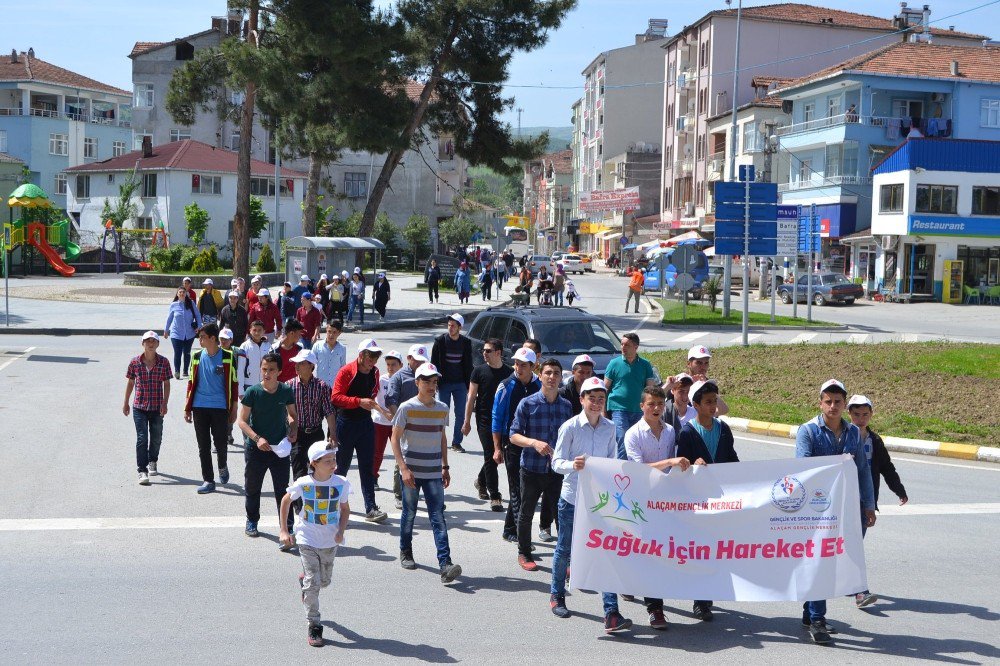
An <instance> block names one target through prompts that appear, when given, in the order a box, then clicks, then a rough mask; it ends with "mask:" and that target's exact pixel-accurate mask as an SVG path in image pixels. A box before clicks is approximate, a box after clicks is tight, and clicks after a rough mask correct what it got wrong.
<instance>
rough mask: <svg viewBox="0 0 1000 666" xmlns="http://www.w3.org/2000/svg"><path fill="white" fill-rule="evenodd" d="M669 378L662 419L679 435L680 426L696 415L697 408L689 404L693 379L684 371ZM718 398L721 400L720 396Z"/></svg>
mask: <svg viewBox="0 0 1000 666" xmlns="http://www.w3.org/2000/svg"><path fill="white" fill-rule="evenodd" d="M671 379H672V380H673V381H672V386H671V387H670V392H669V395H667V404H666V406H665V407H664V409H663V421H664V422H665V423H669V424H670V425H671V426H672V427H673V429H674V432H676V433H677V435H678V436H680V432H681V428H683V427H684V426H685V425H686V424H687V422H688V421H690V420H691V419H693V418H695V417H696V416H698V410H696V409H695V408H694V405H692V404H691V396H690V392H691V386H692V385H693V384H694V379H693V378H692V377H691V375H689V374H687V373H686V372H682V373H680V374H679V375H674V376H673V377H672V378H671ZM719 399H720V400H721V397H720V398H719ZM717 415H718V414H717Z"/></svg>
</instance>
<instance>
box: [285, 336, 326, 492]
mask: <svg viewBox="0 0 1000 666" xmlns="http://www.w3.org/2000/svg"><path fill="white" fill-rule="evenodd" d="M292 363H294V364H295V376H294V377H292V379H291V381H289V382H288V386H289V387H290V388H291V389H292V391H293V392H294V393H295V412H296V414H298V431H297V432H298V436H297V437H296V439H295V443H294V444H292V453H291V459H292V478H293V479H297V478H299V477H301V476H305V475H306V474H308V473H309V460H308V457H307V452H308V451H309V447H310V446H312V445H313V444H314V443H315V442H320V441H322V440H323V421H326V424H327V427H326V432H327V435H326V441H327V443H328V444H329V445H330V447H331V448H336V447H337V422H336V420H335V419H336V413H337V411H336V410H335V409H334V407H333V403H332V402H331V401H330V394H331V391H332V388H331V386H330V385H329V384H327V383H326V382H324V381H323V380H322V379H319V378H318V377H316V376H315V375H314V374H313V372H314V370H315V369H316V365H317V361H316V355H315V354H314V353H313V352H311V351H309V350H307V349H303V350H301V351H299V353H298V354H296V355H295V357H294V358H292ZM300 506H301V505H296V510H298V509H299V508H300Z"/></svg>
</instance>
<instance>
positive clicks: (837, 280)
mask: <svg viewBox="0 0 1000 666" xmlns="http://www.w3.org/2000/svg"><path fill="white" fill-rule="evenodd" d="M823 284H852V283H851V281H850V280H848V279H847V278H846V277H844V276H843V275H834V274H832V273H831V274H830V275H824V276H823Z"/></svg>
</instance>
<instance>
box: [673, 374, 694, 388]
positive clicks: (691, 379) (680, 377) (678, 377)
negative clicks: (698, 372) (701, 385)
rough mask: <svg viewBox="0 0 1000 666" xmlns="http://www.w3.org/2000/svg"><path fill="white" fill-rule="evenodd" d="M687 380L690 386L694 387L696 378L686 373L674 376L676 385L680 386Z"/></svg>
mask: <svg viewBox="0 0 1000 666" xmlns="http://www.w3.org/2000/svg"><path fill="white" fill-rule="evenodd" d="M685 379H686V380H687V382H688V384H692V385H693V384H694V377H692V376H691V375H689V374H688V373H686V372H682V373H680V374H679V375H674V383H675V384H680V383H681V382H682V381H684V380H685Z"/></svg>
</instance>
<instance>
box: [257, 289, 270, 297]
mask: <svg viewBox="0 0 1000 666" xmlns="http://www.w3.org/2000/svg"><path fill="white" fill-rule="evenodd" d="M261 296H267V297H268V298H270V297H271V292H269V291H268V290H267V289H261V290H260V291H258V292H257V297H258V298H259V297H261Z"/></svg>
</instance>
